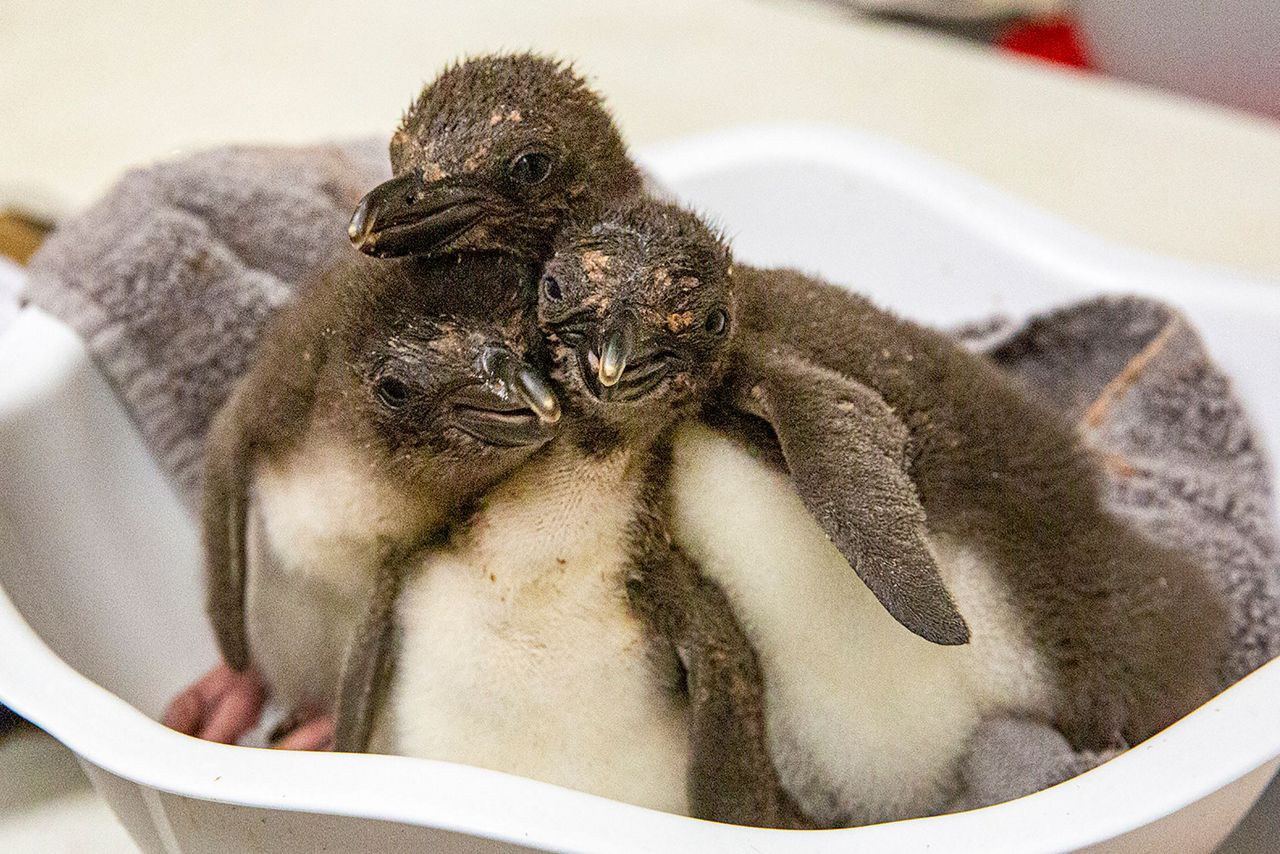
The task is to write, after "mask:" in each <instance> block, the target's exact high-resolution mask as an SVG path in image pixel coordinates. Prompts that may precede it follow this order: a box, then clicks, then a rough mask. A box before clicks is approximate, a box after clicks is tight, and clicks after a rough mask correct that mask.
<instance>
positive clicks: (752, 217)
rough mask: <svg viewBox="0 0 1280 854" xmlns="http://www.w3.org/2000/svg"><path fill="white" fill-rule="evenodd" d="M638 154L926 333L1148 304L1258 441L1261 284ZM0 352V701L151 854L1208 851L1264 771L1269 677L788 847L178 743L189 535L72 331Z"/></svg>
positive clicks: (394, 760)
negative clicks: (170, 723)
mask: <svg viewBox="0 0 1280 854" xmlns="http://www.w3.org/2000/svg"><path fill="white" fill-rule="evenodd" d="M648 162H649V164H650V165H651V166H652V167H653V168H654V170H655V172H656V173H657V174H658V175H659V176H660V177H661V178H663V179H664V180H666V181H668V182H669V183H670V184H672V185H673V186H674V187H675V188H676V189H677V190H679V191H680V192H681V193H682V194H683V195H684V196H685V197H686V198H688V199H690V200H692V201H694V202H696V203H697V204H699V205H700V206H702V207H703V208H705V209H707V210H710V211H713V212H718V213H720V214H721V215H722V218H723V222H724V223H725V225H726V226H727V227H728V228H729V230H730V231H731V232H732V233H733V234H735V235H736V239H737V246H738V252H739V255H740V257H742V258H744V259H746V260H751V261H754V262H757V263H781V262H791V263H798V264H801V265H803V266H805V267H808V268H810V269H816V270H819V271H822V272H824V273H826V274H828V275H829V276H831V277H833V278H834V279H836V280H838V281H842V282H846V283H849V284H852V285H855V286H857V287H859V288H860V289H862V290H865V291H867V292H869V293H871V294H873V295H874V296H876V297H877V298H879V299H880V300H881V301H883V302H885V303H887V304H889V305H892V306H894V307H897V308H899V309H901V310H903V311H904V312H906V313H909V314H912V315H914V316H917V317H921V318H923V319H925V320H929V321H939V322H941V321H947V322H950V321H955V320H960V319H968V318H974V317H981V316H984V315H986V314H989V313H990V312H991V311H992V310H1004V311H1010V312H1015V313H1020V312H1024V311H1027V310H1032V309H1036V308H1041V307H1044V306H1046V305H1049V304H1052V303H1057V302H1061V301H1064V300H1068V299H1073V298H1076V297H1079V296H1084V295H1087V294H1093V293H1097V292H1099V291H1137V292H1141V293H1153V294H1157V295H1163V296H1166V297H1167V298H1169V299H1171V300H1173V301H1174V302H1175V303H1177V304H1178V305H1180V306H1182V307H1183V308H1184V309H1185V310H1186V311H1187V312H1188V313H1189V314H1190V316H1191V318H1192V319H1193V321H1194V322H1195V323H1196V324H1197V325H1198V326H1199V328H1200V329H1201V330H1202V331H1203V332H1204V333H1205V337H1206V339H1207V341H1208V343H1209V345H1210V348H1211V349H1212V350H1213V352H1214V353H1215V355H1216V356H1217V357H1218V358H1219V359H1220V361H1221V362H1222V364H1223V365H1224V366H1225V367H1226V368H1227V370H1228V371H1229V372H1230V373H1232V374H1233V375H1234V376H1236V377H1237V379H1238V384H1239V388H1240V391H1241V393H1242V395H1243V396H1244V397H1245V399H1246V400H1247V402H1248V403H1249V405H1250V409H1251V411H1252V412H1253V414H1254V416H1255V418H1256V420H1257V422H1258V425H1259V427H1260V428H1261V431H1262V433H1263V435H1264V436H1267V437H1268V438H1269V439H1271V440H1274V439H1275V438H1276V437H1280V396H1277V395H1276V394H1275V393H1274V391H1273V388H1274V376H1273V374H1272V371H1273V366H1274V365H1275V364H1277V363H1280V335H1277V334H1276V331H1277V329H1280V292H1277V291H1275V290H1274V289H1273V285H1272V283H1270V282H1268V281H1266V280H1254V281H1250V280H1247V279H1244V278H1241V277H1236V276H1232V275H1229V274H1226V273H1223V272H1221V271H1214V270H1210V269H1196V268H1191V267H1185V266H1182V265H1179V264H1175V263H1172V262H1167V261H1162V260H1160V259H1155V258H1149V257H1145V256H1142V255H1140V254H1137V253H1133V252H1128V251H1123V250H1119V249H1115V248H1113V247H1109V246H1107V245H1105V244H1102V243H1100V242H1097V241H1095V240H1093V239H1091V238H1089V237H1087V236H1085V235H1082V234H1080V233H1078V232H1076V231H1074V230H1072V229H1070V228H1067V227H1064V226H1062V225H1061V224H1059V223H1057V222H1055V221H1053V220H1052V219H1050V218H1048V217H1046V216H1044V215H1043V214H1040V213H1038V212H1036V211H1033V210H1030V209H1028V208H1026V207H1024V206H1022V205H1019V204H1017V203H1014V202H1012V201H1010V200H1009V199H1007V198H1006V197H1003V196H1001V195H999V194H998V193H995V192H993V191H992V190H990V189H989V188H988V187H986V186H984V185H982V184H981V183H979V182H976V181H973V180H971V179H968V178H965V177H964V176H959V175H956V174H954V173H952V172H950V171H949V170H946V169H944V168H941V167H940V166H938V165H937V164H936V163H934V162H932V161H929V160H926V159H923V158H920V157H918V156H916V155H912V154H910V153H908V152H905V151H901V150H899V149H897V148H895V147H892V146H889V145H886V144H884V143H881V142H877V141H875V140H871V139H867V138H864V137H859V136H853V135H848V134H840V133H834V132H829V133H822V132H806V131H757V132H742V133H737V134H729V135H724V136H720V137H716V138H710V139H704V140H700V141H694V142H691V143H688V144H685V145H680V146H677V147H675V148H671V149H667V150H665V151H662V152H656V153H654V154H653V155H652V156H651V157H650V158H648ZM0 364H5V365H11V364H21V365H23V366H24V369H23V370H22V371H18V372H14V371H6V372H4V373H0V458H2V459H4V460H5V461H6V463H7V464H8V465H9V470H8V471H7V474H6V477H7V478H8V479H9V481H10V482H9V484H7V486H8V487H9V488H8V489H6V490H5V491H4V492H3V493H0V580H2V581H3V584H4V587H5V590H6V591H7V593H8V598H7V599H4V600H0V648H3V649H4V650H5V651H6V654H5V655H4V656H3V657H2V658H0V698H2V699H4V700H5V701H7V702H9V703H10V704H12V705H13V706H14V707H15V708H17V709H18V710H19V711H21V712H24V713H25V714H27V715H29V716H30V717H32V718H33V719H34V720H36V721H37V722H39V723H40V724H41V725H42V726H44V727H46V728H47V729H48V730H49V731H50V732H52V733H54V734H55V735H56V736H58V737H59V738H61V739H62V740H63V741H65V742H66V743H67V744H68V745H69V746H70V747H72V748H73V749H74V750H76V751H77V752H79V753H80V754H81V755H82V756H84V757H86V758H87V759H88V760H89V761H90V762H91V763H93V764H94V765H96V766H99V767H100V768H102V769H106V771H95V772H94V778H95V782H96V783H97V784H98V785H100V786H101V787H102V790H103V791H104V793H106V794H107V796H108V798H109V799H110V800H111V802H112V804H113V806H114V807H115V808H116V809H117V810H118V811H119V812H120V814H121V816H122V818H123V819H124V821H125V824H126V825H127V826H129V827H130V829H131V830H132V831H133V832H134V834H135V837H136V838H137V839H139V840H140V841H141V842H143V843H144V845H145V847H146V849H147V850H149V851H170V852H171V851H174V850H182V851H217V850H273V851H289V850H298V851H303V850H308V851H309V850H314V849H315V846H316V845H317V844H318V842H317V841H318V840H319V841H326V842H327V843H328V845H329V847H330V848H331V850H344V849H343V848H342V847H341V846H342V845H343V844H345V843H346V842H350V843H351V844H356V843H354V842H353V840H357V839H358V840H359V843H358V844H359V845H360V847H361V848H363V849H364V850H369V851H377V850H395V848H396V846H400V845H405V844H417V845H427V844H431V845H437V846H442V847H444V848H450V847H451V846H455V845H462V844H463V841H462V840H461V839H460V838H459V837H457V836H456V835H453V834H451V833H449V831H456V832H463V833H474V834H478V835H480V836H484V837H488V838H491V839H499V840H507V841H510V842H519V843H522V844H525V845H531V846H541V847H547V848H556V849H565V850H580V851H588V850H603V849H608V850H616V851H652V850H665V851H712V850H741V849H743V848H746V847H750V846H754V847H757V848H761V849H768V850H774V851H796V852H799V851H819V850H836V849H844V850H860V851H879V850H927V849H928V847H929V846H933V847H934V848H935V849H936V850H945V851H948V852H965V851H974V852H979V851H980V852H1002V851H1009V852H1014V851H1016V852H1028V854H1030V853H1031V852H1050V851H1062V850H1071V849H1075V848H1080V847H1082V846H1086V845H1092V844H1097V843H1103V842H1105V841H1106V840H1109V839H1116V840H1117V841H1116V842H1114V843H1113V844H1111V845H1110V846H1108V847H1106V848H1100V849H1098V850H1109V851H1146V850H1177V851H1180V852H1195V851H1208V850H1210V849H1211V848H1212V847H1213V846H1214V845H1215V844H1217V842H1218V841H1219V840H1220V839H1221V838H1222V836H1223V835H1225V834H1226V832H1227V831H1228V829H1229V828H1230V827H1231V825H1232V824H1233V823H1234V821H1235V820H1236V818H1238V817H1239V816H1240V815H1241V814H1243V812H1244V811H1245V809H1246V808H1247V807H1248V805H1249V803H1250V802H1252V800H1253V798H1254V796H1255V795H1256V794H1257V792H1258V791H1259V790H1260V789H1261V787H1262V786H1263V784H1264V783H1265V782H1266V779H1267V778H1268V777H1269V776H1270V773H1271V771H1272V770H1273V769H1274V759H1275V757H1277V756H1280V727H1277V726H1276V725H1275V721H1274V710H1275V708H1276V707H1277V706H1278V705H1280V664H1273V665H1270V666H1268V667H1266V668H1264V669H1263V670H1261V671H1259V672H1258V673H1256V674H1254V675H1253V676H1251V677H1249V678H1248V679H1246V680H1244V681H1243V682H1242V683H1240V684H1239V685H1237V686H1235V687H1233V688H1232V689H1230V690H1229V691H1227V692H1226V693H1225V694H1223V695H1222V696H1221V697H1219V698H1217V699H1216V700H1214V701H1213V702H1212V703H1210V704H1209V705H1208V706H1206V707H1205V708H1204V709H1201V710H1199V711H1197V712H1196V713H1194V714H1192V715H1191V716H1190V717H1188V718H1187V719H1185V720H1183V721H1181V722H1180V723H1178V724H1177V725H1175V726H1174V727H1172V728H1170V729H1169V730H1167V731H1165V732H1164V733H1161V734H1159V735H1157V736H1156V737H1155V738H1153V739H1151V740H1149V741H1148V742H1146V743H1144V744H1142V745H1140V746H1139V747H1137V748H1135V749H1134V750H1131V751H1129V752H1128V753H1126V754H1124V755H1123V756H1121V757H1120V758H1118V759H1116V760H1115V761H1113V762H1111V763H1108V764H1107V765H1106V766H1104V767H1102V768H1100V769H1097V770H1095V771H1093V772H1090V773H1088V774H1085V775H1082V776H1081V777H1079V778H1076V779H1074V780H1072V781H1069V782H1067V783H1065V784H1063V785H1061V786H1058V787H1055V788H1054V789H1051V790H1048V791H1045V792H1041V793H1038V794H1036V795H1033V796H1030V797H1027V798H1023V799H1020V800H1018V801H1015V802H1012V803H1009V804H1003V805H999V806H996V807H991V808H988V809H986V810H980V811H977V812H973V813H966V814H961V815H955V816H946V817H941V818H933V819H924V820H917V821H910V822H902V823H898V824H891V825H880V826H875V827H867V828H857V829H852V830H843V831H831V832H823V833H814V834H787V833H781V832H770V831H761V830H752V829H746V828H735V827H727V826H717V825H711V824H707V823H704V822H698V821H693V820H689V819H683V818H679V817H675V816H670V815H664V814H659V813H653V812H650V811H647V810H643V809H639V808H635V807H630V806H626V805H622V804H618V803H614V802H610V801H604V800H601V799H598V798H593V797H591V796H588V795H583V794H579V793H575V792H570V791H566V790H563V789H558V788H556V787H553V786H547V785H544V784H539V783H534V782H531V781H527V780H521V779H518V778H513V777H509V776H506V775H502V774H496V773H492V772H486V771H481V770H477V769H471V768H466V767H462V766H453V765H448V764H444V763H433V762H425V761H419V760H412V759H404V758H398V757H375V756H342V755H333V754H288V753H274V752H267V751H259V750H252V749H246V748H232V747H225V746H221V745H215V744H208V743H204V742H199V741H197V740H194V739H190V738H187V737H184V736H180V735H177V734H175V733H173V732H170V731H168V730H166V729H164V728H163V727H161V726H160V725H159V724H156V723H154V722H152V721H151V720H148V719H147V718H146V717H145V716H144V715H142V714H139V713H138V711H137V710H135V708H134V706H137V707H138V708H140V709H142V710H143V711H146V712H152V713H154V712H155V711H156V710H157V709H158V708H159V707H160V705H161V703H162V701H163V700H164V698H165V697H166V696H167V695H168V694H169V693H170V691H171V690H172V689H173V687H175V686H176V685H177V684H179V683H181V682H182V681H184V680H185V679H188V678H190V677H191V676H193V675H195V674H196V673H198V672H199V671H201V670H202V669H203V668H204V667H205V666H206V665H207V664H209V663H210V662H211V660H212V648H211V646H210V645H209V643H208V635H207V630H206V629H205V628H204V626H203V621H202V619H201V617H200V608H199V601H200V598H199V596H198V593H197V590H198V586H199V585H198V581H197V568H196V555H195V543H194V537H193V531H192V529H191V526H190V523H189V522H188V521H187V520H186V519H185V518H184V517H182V515H181V513H180V511H179V510H178V507H177V504H176V502H175V500H174V498H173V496H172V495H171V494H170V493H169V491H168V490H167V488H166V487H165V486H164V485H163V483H162V481H161V480H160V479H159V476H158V474H157V473H156V471H155V470H154V468H153V467H152V465H151V464H150V462H149V460H148V458H147V457H146V455H145V453H144V452H143V450H142V448H141V446H140V444H139V442H138V439H137V436H136V434H135V432H134V431H133V429H132V427H131V425H129V423H128V422H127V420H126V419H125V418H124V416H123V414H122V412H121V411H120V410H119V408H118V407H117V406H116V405H115V404H114V401H113V399H112V398H111V396H110V393H109V391H108V390H107V389H106V387H105V384H104V383H103V382H102V380H101V378H100V377H99V376H98V375H97V374H96V373H95V372H94V371H93V370H92V369H91V368H90V367H89V366H88V364H87V363H86V361H85V359H84V354H83V351H82V349H81V348H80V347H79V345H78V343H77V342H76V341H75V339H74V336H71V335H70V334H69V333H68V332H67V331H66V330H65V329H63V328H61V327H60V326H59V325H58V324H56V323H55V322H53V321H51V320H50V319H48V318H46V317H44V316H42V315H40V314H39V313H38V312H34V311H28V312H24V313H23V314H22V315H21V317H20V320H19V322H18V323H16V324H15V325H14V327H12V328H11V329H10V330H9V331H8V333H7V334H5V335H3V336H0ZM1272 447H1273V449H1274V446H1272ZM10 600H11V601H10ZM11 602H12V604H11ZM14 605H16V606H17V608H18V609H19V610H21V612H22V614H23V615H24V616H25V617H26V619H27V621H29V623H30V624H31V626H34V627H35V628H36V629H38V631H39V632H40V636H37V635H36V634H35V633H34V632H33V631H32V630H31V628H30V627H29V626H28V625H27V624H26V623H24V622H23V621H22V620H21V619H20V617H19V616H18V613H17V612H16V611H15V610H14V608H13V606H14ZM41 636H42V637H43V641H44V642H43V643H42V641H41ZM193 638H198V640H199V642H198V643H197V642H193ZM45 643H48V644H49V647H52V649H50V648H49V647H46V646H45ZM55 653H56V654H57V655H61V656H62V659H63V660H61V661H60V660H59V659H58V658H57V657H56V656H55ZM64 661H65V663H64ZM68 665H71V666H74V667H75V668H77V669H78V670H79V671H81V673H83V674H87V675H89V676H91V677H92V678H93V680H95V681H96V682H97V683H99V684H95V683H94V681H90V679H89V678H86V677H85V676H84V675H81V673H77V672H75V671H73V670H72V669H71V667H69V666H68ZM100 685H102V686H107V688H109V689H110V690H111V691H113V692H114V693H115V695H116V696H113V695H112V694H111V693H109V692H108V691H107V690H105V689H104V688H103V687H100ZM130 703H132V704H133V705H130ZM1263 766H1268V767H1265V768H1264V767H1263ZM1259 769H1260V770H1259ZM126 780H135V781H137V782H138V783H140V784H142V786H141V787H139V786H135V785H132V784H130V783H128V782H126ZM1235 781H1239V782H1235ZM1224 787H1225V788H1224ZM164 793H173V794H164ZM1210 796H1211V797H1210ZM1202 799H1203V800H1202ZM213 801H217V802H222V803H223V804H230V805H242V806H220V805H218V804H216V803H210V802H213ZM1188 806H1189V808H1187V807H1188ZM244 807H251V808H250V809H245V808H244ZM1179 810H1181V811H1180V812H1179ZM309 812H318V813H330V814H332V815H333V816H351V817H365V818H377V819H383V820H384V821H380V822H368V821H354V820H345V819H342V818H336V817H316V816H312V815H308V814H307V813H309ZM1173 813H1176V814H1173ZM1171 814H1172V815H1171ZM1163 816H1169V817H1168V818H1167V819H1166V820H1163V821H1159V822H1158V823H1157V824H1154V825H1149V824H1148V823H1150V822H1155V821H1157V820H1159V819H1161V817H1163ZM396 822H400V823H403V824H397V823H396ZM432 828H434V829H432ZM1141 828H1145V829H1141ZM291 840H292V844H291V842H290V841H291ZM466 844H467V845H471V844H472V843H466ZM482 847H487V846H482Z"/></svg>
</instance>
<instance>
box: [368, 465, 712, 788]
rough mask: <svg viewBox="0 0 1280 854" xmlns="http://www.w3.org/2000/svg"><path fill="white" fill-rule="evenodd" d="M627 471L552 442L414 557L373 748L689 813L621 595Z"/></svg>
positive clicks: (680, 740) (655, 691)
mask: <svg viewBox="0 0 1280 854" xmlns="http://www.w3.org/2000/svg"><path fill="white" fill-rule="evenodd" d="M629 464H630V461H629V460H628V459H627V458H626V456H625V455H622V454H617V455H614V456H612V457H610V458H608V459H607V460H600V459H595V460H587V459H586V458H584V457H583V456H582V454H581V453H580V452H578V451H576V450H574V449H572V448H569V447H567V446H566V445H564V444H557V445H555V446H552V447H550V448H548V449H547V450H546V451H544V452H543V454H541V455H540V456H539V457H537V458H535V459H534V460H533V461H531V462H530V463H529V464H528V465H526V466H525V467H524V468H523V469H521V471H520V472H519V473H518V474H517V475H516V476H515V477H514V478H512V479H511V480H510V481H508V482H507V483H505V484H504V485H502V486H500V487H498V488H497V489H496V490H494V491H493V492H492V493H491V494H490V495H489V496H488V497H487V498H486V499H485V503H484V506H483V507H482V509H481V510H480V511H479V513H478V514H477V516H476V518H475V519H474V521H473V524H471V525H470V526H469V527H468V529H467V530H465V531H463V532H460V533H459V534H458V535H457V536H456V537H455V538H454V540H453V541H451V542H450V543H449V544H448V545H447V546H446V547H444V548H441V549H438V550H435V551H432V552H430V553H429V554H426V555H425V556H424V557H422V558H421V564H420V566H417V567H415V568H414V569H413V574H412V576H411V577H410V578H409V580H407V581H406V583H405V587H404V590H403V593H402V595H401V597H400V602H399V605H398V609H397V622H398V625H399V626H400V629H401V631H402V636H401V647H400V650H399V658H398V662H397V666H396V672H395V676H394V682H393V687H392V689H391V692H390V696H389V699H388V702H387V704H386V709H385V710H384V713H383V714H382V715H381V716H380V718H379V721H378V724H377V726H376V728H375V735H374V741H375V743H376V744H378V746H379V747H380V748H385V749H387V750H388V751H389V752H392V753H398V754H404V755H410V756H420V757H426V758H431V759H444V760H451V761H456V762H465V763H467V764H471V765H478V766H481V767H485V768H492V769H496V770H501V771H506V772H509V773H513V774H520V775H523V776H526V777H531V778H534V779H539V780H543V781H547V782H551V783H557V784H560V785H564V786H568V787H571V788H574V789H579V790H583V791H587V792H592V793H594V794H598V795H603V796H606V797H611V798H616V799H618V800H621V801H627V802H630V803H635V804H640V805H643V806H648V807H653V808H655V809H661V810H667V811H671V812H679V813H685V812H687V808H688V807H687V801H686V795H685V777H686V770H687V765H688V758H687V743H688V733H687V724H686V720H685V708H684V702H683V700H682V699H681V698H680V697H679V695H678V694H677V693H676V692H674V691H673V690H672V688H671V686H670V684H669V680H667V679H665V678H664V676H665V674H663V673H661V672H659V670H658V668H657V667H656V666H655V663H654V660H653V657H652V656H651V655H649V641H648V638H647V634H646V630H645V627H644V626H643V624H642V623H641V622H640V620H639V619H638V618H637V617H636V616H635V615H634V614H633V613H632V610H631V607H630V605H629V603H628V601H627V596H626V592H625V587H624V573H625V571H626V563H627V555H626V551H627V550H626V548H625V540H624V537H625V533H626V527H627V523H628V521H629V520H630V519H631V518H632V515H633V514H634V512H635V508H636V497H635V491H636V484H635V481H634V476H633V474H632V473H631V472H630V471H629Z"/></svg>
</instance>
